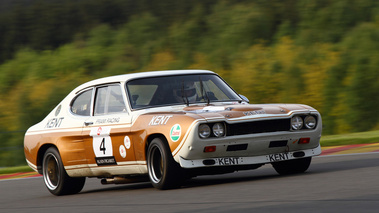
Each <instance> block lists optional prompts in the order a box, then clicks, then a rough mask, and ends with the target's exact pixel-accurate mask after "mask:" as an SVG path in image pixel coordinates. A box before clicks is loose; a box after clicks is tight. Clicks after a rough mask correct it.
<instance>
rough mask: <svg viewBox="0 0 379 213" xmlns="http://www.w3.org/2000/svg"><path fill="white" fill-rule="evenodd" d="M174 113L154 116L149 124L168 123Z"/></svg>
mask: <svg viewBox="0 0 379 213" xmlns="http://www.w3.org/2000/svg"><path fill="white" fill-rule="evenodd" d="M170 118H172V115H157V116H154V117H153V118H152V119H151V120H150V123H149V126H157V125H166V124H167V122H168V120H170Z"/></svg>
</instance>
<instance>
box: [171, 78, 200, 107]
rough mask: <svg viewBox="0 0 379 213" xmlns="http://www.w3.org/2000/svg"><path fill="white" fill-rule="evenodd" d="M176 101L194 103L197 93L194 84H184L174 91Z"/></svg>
mask: <svg viewBox="0 0 379 213" xmlns="http://www.w3.org/2000/svg"><path fill="white" fill-rule="evenodd" d="M174 96H175V99H176V100H177V101H178V102H180V103H183V102H184V103H186V102H187V100H188V103H194V102H195V101H196V97H197V93H196V87H195V84H194V82H184V83H181V84H180V88H178V89H175V90H174Z"/></svg>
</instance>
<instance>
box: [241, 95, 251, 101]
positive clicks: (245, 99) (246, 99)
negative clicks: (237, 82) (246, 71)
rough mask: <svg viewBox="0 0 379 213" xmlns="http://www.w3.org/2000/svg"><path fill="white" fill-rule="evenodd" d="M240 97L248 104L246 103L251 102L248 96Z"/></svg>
mask: <svg viewBox="0 0 379 213" xmlns="http://www.w3.org/2000/svg"><path fill="white" fill-rule="evenodd" d="M239 96H240V97H241V98H242V100H243V101H244V102H246V103H249V102H250V101H249V99H248V98H246V96H244V95H241V94H239Z"/></svg>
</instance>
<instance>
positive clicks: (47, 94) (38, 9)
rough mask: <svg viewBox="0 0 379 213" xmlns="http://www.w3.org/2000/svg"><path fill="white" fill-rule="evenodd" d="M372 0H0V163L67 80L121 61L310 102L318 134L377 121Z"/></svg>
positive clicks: (9, 158)
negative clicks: (209, 75)
mask: <svg viewBox="0 0 379 213" xmlns="http://www.w3.org/2000/svg"><path fill="white" fill-rule="evenodd" d="M378 38H379V2H378V1H375V0H301V1H300V0H271V1H266V0H233V1H216V0H192V1H187V0H164V1H154V0H138V1H135V0H13V1H4V2H2V3H0V63H1V64H0V98H1V102H0V118H1V119H0V127H1V129H2V130H1V132H0V139H1V141H2V142H1V143H0V166H11V165H18V164H24V158H23V154H22V153H23V150H22V144H23V134H24V131H25V130H26V129H27V128H28V127H30V126H31V125H33V124H35V123H37V122H39V121H40V120H41V119H43V118H44V116H46V115H47V113H48V112H50V111H51V110H52V109H53V108H54V107H55V106H56V105H57V104H58V103H59V101H60V100H61V99H62V98H63V97H64V96H66V95H67V94H68V93H69V92H70V91H71V90H72V89H73V88H75V87H76V86H78V85H79V84H81V83H83V82H86V81H88V80H91V79H94V78H98V77H103V76H109V75H115V74H123V73H130V72H139V71H148V70H166V69H209V70H213V71H215V72H217V73H219V74H220V75H221V76H222V77H223V78H224V79H225V80H226V81H227V82H229V83H230V84H231V86H232V87H233V88H234V89H235V90H236V91H238V92H239V93H241V94H244V95H245V96H247V97H248V98H249V99H250V102H251V103H279V102H281V103H303V104H308V105H311V106H313V107H315V108H316V109H318V110H319V111H320V112H321V114H322V116H323V120H324V133H325V134H336V133H344V132H352V131H365V130H372V129H378V128H379V113H378V105H379V39H378Z"/></svg>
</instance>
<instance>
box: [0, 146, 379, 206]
mask: <svg viewBox="0 0 379 213" xmlns="http://www.w3.org/2000/svg"><path fill="white" fill-rule="evenodd" d="M378 209H379V153H378V152H374V153H364V154H348V155H328V156H320V157H315V158H313V160H312V164H311V167H310V169H309V170H308V171H307V172H306V173H304V174H298V175H291V176H279V175H278V174H277V173H276V172H275V170H274V169H273V168H272V167H271V166H270V165H265V166H263V167H261V168H259V169H257V170H251V171H244V172H236V173H232V174H225V175H216V176H202V177H197V178H194V179H192V180H190V181H188V182H187V183H186V184H185V186H183V187H182V188H180V189H175V190H167V191H160V190H157V189H155V188H153V187H152V186H151V184H149V183H139V184H126V185H101V184H100V181H99V180H98V179H95V178H87V182H86V185H85V186H84V189H83V190H82V192H81V193H79V194H76V195H70V196H61V197H57V196H53V195H51V194H50V193H49V192H48V191H47V189H46V188H45V186H44V184H43V180H42V177H33V178H23V179H13V180H2V181H0V212H54V213H58V212H65V213H68V212H378Z"/></svg>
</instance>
